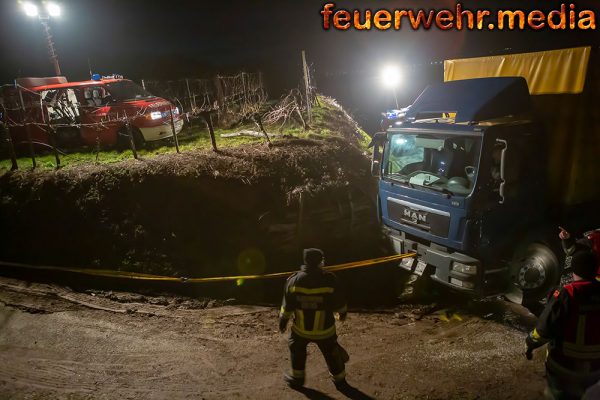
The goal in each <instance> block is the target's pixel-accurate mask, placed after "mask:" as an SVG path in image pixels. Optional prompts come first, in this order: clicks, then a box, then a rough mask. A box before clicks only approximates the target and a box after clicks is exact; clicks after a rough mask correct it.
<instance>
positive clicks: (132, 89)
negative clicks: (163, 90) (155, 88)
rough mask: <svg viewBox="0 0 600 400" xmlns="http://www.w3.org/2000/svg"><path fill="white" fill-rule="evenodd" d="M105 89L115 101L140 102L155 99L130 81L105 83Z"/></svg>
mask: <svg viewBox="0 0 600 400" xmlns="http://www.w3.org/2000/svg"><path fill="white" fill-rule="evenodd" d="M106 88H107V89H108V92H109V93H110V96H111V97H112V99H113V100H115V101H127V100H140V99H150V98H153V97H156V96H154V95H152V94H150V93H149V92H148V91H146V90H145V89H144V88H142V87H141V86H139V85H137V84H135V83H133V82H131V81H118V82H112V83H107V84H106Z"/></svg>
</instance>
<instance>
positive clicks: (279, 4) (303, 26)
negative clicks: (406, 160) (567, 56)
mask: <svg viewBox="0 0 600 400" xmlns="http://www.w3.org/2000/svg"><path fill="white" fill-rule="evenodd" d="M573 2H574V3H575V4H576V6H577V7H578V9H584V8H588V9H592V10H594V11H595V12H596V14H597V17H600V6H599V5H598V2H597V1H593V0H579V1H577V0H574V1H573ZM59 3H60V4H61V5H62V10H63V14H62V16H61V17H59V18H57V19H55V20H52V21H51V26H52V30H53V34H54V36H55V42H56V48H57V51H58V54H59V58H60V64H61V69H62V70H63V74H65V75H66V76H67V77H68V79H69V80H72V81H75V80H83V79H86V78H88V76H89V74H88V58H89V60H90V62H91V64H92V70H93V71H94V72H99V73H102V74H109V73H112V72H116V73H120V74H123V75H125V76H126V77H128V78H131V79H134V80H139V79H142V78H144V79H178V78H184V77H202V76H210V75H211V74H213V73H215V72H217V71H218V72H221V73H229V72H234V71H239V70H247V71H256V70H261V71H263V73H264V76H265V79H266V82H267V84H268V89H269V92H270V93H271V94H272V95H273V96H279V95H280V94H281V93H282V91H283V90H285V89H289V88H292V87H295V86H296V85H297V84H298V83H299V81H300V79H301V58H300V51H301V50H302V49H305V50H306V51H307V55H308V58H309V61H310V62H311V63H312V64H313V68H314V71H315V78H316V83H317V86H318V87H319V89H320V90H321V91H323V92H325V93H326V94H330V95H333V96H335V97H338V98H340V100H341V101H342V103H345V104H346V105H347V106H348V107H349V108H350V109H351V111H352V112H354V113H355V114H358V117H359V119H364V118H368V119H370V118H372V117H371V114H372V112H373V111H372V110H373V108H374V107H376V108H385V106H386V104H388V105H389V101H390V100H391V95H390V94H389V93H387V92H385V91H384V90H382V88H381V87H380V86H379V85H378V82H377V74H378V71H379V70H380V69H381V67H382V65H384V64H386V63H389V62H397V63H401V64H403V65H405V66H406V67H405V69H406V71H407V72H406V73H407V79H406V84H405V85H404V87H403V88H402V90H400V91H399V100H400V101H401V102H402V103H403V104H407V103H409V102H410V101H411V100H412V99H413V98H414V96H415V95H416V94H418V93H419V92H420V91H421V90H422V89H423V87H424V86H425V85H426V84H427V83H430V82H431V81H435V80H439V79H441V77H442V75H441V73H442V72H441V71H442V69H441V67H439V66H437V67H436V66H433V67H430V66H429V65H430V62H431V61H441V60H444V59H446V58H457V57H465V56H480V55H488V54H499V53H502V52H506V51H507V50H505V49H507V48H508V49H510V50H508V51H512V52H516V51H532V50H544V49H553V48H561V47H570V46H576V45H584V44H588V45H589V44H592V45H595V46H598V45H599V44H600V32H599V30H598V29H597V30H596V31H585V32H580V31H564V32H562V31H551V30H543V31H531V30H529V31H517V32H508V31H503V32H499V31H495V32H486V31H474V32H468V31H462V32H457V31H446V32H442V31H439V30H437V29H435V28H433V29H431V30H429V31H424V30H420V31H413V30H412V29H410V28H408V29H406V28H405V29H403V30H401V31H393V30H390V31H385V32H377V31H370V32H358V31H346V32H341V31H332V30H330V31H324V30H323V29H322V19H321V15H320V14H319V11H320V10H321V8H322V5H323V4H324V2H323V1H320V0H319V1H316V0H315V1H300V0H277V1H275V0H259V1H250V0H246V1H227V0H220V1H203V0H200V1H177V0H171V1H152V0H145V1H141V0H103V1H99V0H77V1H74V0H71V1H60V2H59ZM335 3H336V7H337V8H341V7H344V8H349V9H354V8H361V9H364V8H365V7H368V8H371V9H378V8H381V7H385V8H388V9H393V8H402V7H406V8H413V9H416V8H425V9H428V8H432V7H433V8H436V9H441V8H446V7H449V8H453V7H454V4H455V2H454V1H448V0H409V1H383V0H371V1H337V2H335ZM500 3H501V4H502V5H503V7H504V8H511V7H512V8H519V7H520V8H523V9H524V10H525V11H527V10H531V9H542V10H544V9H553V8H558V7H559V5H560V1H549V0H548V1H525V0H521V1H512V0H509V1H502V2H496V1H494V2H492V1H485V0H479V1H471V0H466V1H464V2H463V4H464V6H465V7H467V8H494V7H495V6H494V4H500ZM597 22H598V21H597ZM0 41H1V47H0V50H1V53H0V54H1V55H2V57H1V60H2V61H1V64H0V83H10V82H12V80H13V79H14V78H15V77H17V76H48V75H52V74H53V70H52V66H51V64H50V62H49V61H48V56H47V51H46V44H45V41H44V37H43V32H42V28H41V25H40V23H39V22H38V21H37V20H36V19H35V18H29V17H27V16H25V14H24V13H23V12H22V11H21V9H20V7H19V6H18V4H17V1H16V0H0ZM366 105H368V107H367V106H366ZM367 109H369V111H367ZM363 114H364V115H363Z"/></svg>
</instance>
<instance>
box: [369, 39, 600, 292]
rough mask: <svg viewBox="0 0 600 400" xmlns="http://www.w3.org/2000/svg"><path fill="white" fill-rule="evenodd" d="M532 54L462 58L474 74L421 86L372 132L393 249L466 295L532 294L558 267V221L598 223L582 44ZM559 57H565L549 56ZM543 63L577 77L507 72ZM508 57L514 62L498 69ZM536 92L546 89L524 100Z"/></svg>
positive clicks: (599, 177) (595, 132) (594, 134)
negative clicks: (406, 103)
mask: <svg viewBox="0 0 600 400" xmlns="http://www.w3.org/2000/svg"><path fill="white" fill-rule="evenodd" d="M543 53H545V54H535V53H530V54H525V55H523V56H524V57H525V62H524V60H523V57H521V58H517V59H511V58H510V57H511V56H508V57H509V58H508V59H507V58H506V57H505V58H501V57H499V58H498V59H493V58H490V57H486V58H485V60H477V59H471V60H469V59H466V61H465V64H466V65H468V66H469V68H470V69H469V70H467V72H469V73H470V71H476V73H475V74H471V75H475V77H472V76H469V73H465V69H464V68H463V69H461V68H462V67H461V66H460V65H459V67H456V65H452V66H453V67H455V68H456V70H455V71H454V72H455V74H456V75H458V78H457V79H446V82H444V83H440V84H435V85H431V86H429V87H428V88H426V89H425V91H424V92H423V93H422V94H421V95H420V96H419V97H418V98H417V99H416V100H415V101H414V103H413V104H412V105H410V106H409V107H408V108H406V109H404V110H402V113H398V116H397V117H394V118H391V119H389V120H388V121H387V122H386V127H387V129H386V131H385V132H382V133H379V134H376V135H375V137H374V139H373V145H374V151H373V164H372V172H373V174H374V175H375V176H378V177H379V192H378V211H379V217H380V220H381V223H382V226H383V230H384V232H385V234H386V235H387V237H388V238H389V239H390V242H391V245H392V246H393V248H394V250H395V252H397V253H406V252H415V253H416V254H417V256H416V257H415V258H407V259H404V260H403V261H402V262H401V265H400V266H401V267H402V268H404V269H406V270H408V271H410V272H412V273H414V274H417V275H421V276H426V277H428V278H430V279H431V280H433V281H435V282H436V283H439V284H441V285H445V286H447V287H450V288H452V289H454V290H456V291H461V292H464V293H467V294H470V295H474V296H487V295H495V294H507V297H508V298H509V299H511V300H514V301H517V302H523V301H527V300H530V299H533V300H534V299H539V298H541V297H543V296H544V295H546V293H547V292H548V290H549V289H550V288H551V287H553V286H554V285H556V284H557V283H558V281H559V278H560V276H561V274H562V272H563V259H564V254H563V251H562V249H561V246H560V241H559V240H558V237H557V235H558V226H559V225H560V224H562V225H563V226H564V225H565V224H568V225H569V227H570V228H572V231H574V232H577V231H581V232H583V231H585V230H586V229H587V230H589V229H594V228H595V227H596V226H595V225H597V224H598V221H594V218H597V214H598V213H597V212H596V213H594V214H590V213H589V210H594V208H595V207H596V211H597V206H598V204H599V203H600V173H599V172H598V168H597V167H595V168H594V166H593V165H592V162H593V160H594V159H595V157H597V154H598V152H597V150H600V148H598V147H597V146H596V144H598V143H600V142H599V141H598V140H599V139H600V129H599V127H598V126H596V125H593V124H592V125H589V124H586V123H585V121H589V118H590V115H589V113H597V111H596V110H595V109H594V108H593V107H589V105H586V103H587V99H586V98H582V95H581V94H577V93H581V91H582V88H583V82H585V79H583V78H581V75H583V76H584V77H585V75H586V68H585V67H586V66H587V62H588V57H589V48H581V49H567V50H564V51H558V52H552V51H551V52H543ZM546 53H550V54H546ZM519 56H521V55H519ZM565 57H566V58H565ZM567 58H568V60H570V64H569V63H568V62H563V63H562V64H561V63H560V62H555V61H560V60H561V59H567ZM548 60H550V61H551V62H550V64H551V66H552V67H553V68H554V67H556V66H560V67H559V68H558V70H559V71H561V70H564V71H567V72H568V71H570V70H569V68H570V67H572V68H571V70H572V71H575V72H574V73H573V74H572V76H576V77H578V78H579V79H578V80H573V81H569V80H568V78H569V74H568V73H566V75H565V76H563V77H562V78H563V79H557V80H555V81H550V83H548V81H546V80H542V81H539V79H538V81H535V80H532V79H531V77H530V76H528V75H527V73H523V76H518V75H519V73H518V72H519V71H518V68H523V69H524V70H526V71H537V73H540V71H542V72H549V71H550V70H548V69H544V64H543V63H545V62H546V63H547V62H548ZM511 62H513V63H514V65H516V66H517V67H516V69H515V70H512V71H505V70H502V69H501V68H505V69H506V67H507V65H508V66H510V65H511ZM486 63H488V64H489V65H487V64H486ZM490 63H491V64H490ZM473 66H474V67H473ZM496 66H498V68H500V69H496V70H493V68H492V67H494V68H495V67H496ZM532 66H533V67H536V68H537V69H536V68H532ZM488 70H493V71H495V72H493V73H489V72H487V71H488ZM481 71H484V73H481ZM550 72H551V71H550ZM477 74H479V75H477ZM513 74H514V76H512V75H513ZM489 75H496V76H489ZM544 76H545V75H544V74H542V77H544ZM464 78H466V79H464ZM538 78H539V76H538ZM530 82H533V85H534V87H533V88H532V87H530V85H529V83H530ZM565 82H567V85H565ZM552 84H556V85H558V84H560V85H563V87H561V88H558V89H555V88H554V87H552ZM536 85H537V86H536ZM577 85H579V86H577ZM540 87H541V89H540ZM536 90H547V91H549V92H550V93H549V94H548V93H544V95H543V96H534V95H533V94H537V93H536ZM552 90H562V91H569V90H571V91H572V93H568V94H567V95H564V94H560V95H556V93H558V92H552ZM561 93H562V92H561ZM573 93H575V96H574V94H573ZM594 95H595V93H594ZM565 96H566V97H565ZM573 96H574V97H573ZM536 97H538V98H539V97H541V98H542V99H541V101H540V99H536ZM536 104H537V105H536ZM540 104H542V105H543V106H544V107H543V108H542V109H541V110H540V108H539V105H540ZM549 107H554V108H552V109H549ZM540 111H541V112H540ZM541 115H543V117H540V116H541ZM566 122H569V123H571V126H569V125H565V123H566ZM582 122H583V123H582ZM586 143H587V144H588V145H587V146H586V145H585V144H586ZM561 146H562V147H561ZM594 146H595V147H596V151H595V150H594ZM557 152H559V153H557ZM556 154H560V156H561V157H560V158H555V157H554V156H555V155H556ZM567 163H568V164H567ZM565 171H568V172H569V173H566V172H565ZM578 179H582V182H580V183H579V184H576V182H574V180H578ZM585 213H588V215H585ZM574 215H575V216H577V215H578V216H579V221H578V222H579V223H580V224H579V225H577V223H576V221H575V218H573V216H574Z"/></svg>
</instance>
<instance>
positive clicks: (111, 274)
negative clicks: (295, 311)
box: [0, 253, 416, 283]
mask: <svg viewBox="0 0 600 400" xmlns="http://www.w3.org/2000/svg"><path fill="white" fill-rule="evenodd" d="M414 256H416V253H406V254H396V255H393V256H387V257H379V258H372V259H370V260H364V261H354V262H349V263H345V264H338V265H331V266H327V267H323V269H324V270H326V271H331V272H333V271H343V270H346V269H353V268H360V267H366V266H370V265H376V264H383V263H386V262H391V261H397V260H400V259H402V258H408V257H414ZM0 265H1V266H4V267H16V268H29V269H38V270H50V271H62V272H74V273H78V274H84V275H93V276H103V277H108V278H125V279H137V280H145V281H170V282H192V283H206V282H226V281H237V282H239V281H240V280H252V279H273V278H284V277H287V276H290V275H292V274H293V273H296V272H297V271H288V272H275V273H272V274H263V275H245V276H243V275H242V276H217V277H209V278H186V277H180V278H178V277H174V276H161V275H152V274H144V273H139V272H127V271H116V270H109V269H92V268H65V267H50V266H45V265H28V264H19V263H13V262H5V261H0Z"/></svg>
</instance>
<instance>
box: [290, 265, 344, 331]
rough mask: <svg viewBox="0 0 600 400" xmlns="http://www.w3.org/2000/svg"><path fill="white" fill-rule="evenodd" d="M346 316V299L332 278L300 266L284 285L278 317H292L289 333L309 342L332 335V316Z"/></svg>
mask: <svg viewBox="0 0 600 400" xmlns="http://www.w3.org/2000/svg"><path fill="white" fill-rule="evenodd" d="M336 312H337V313H345V312H346V299H345V295H344V293H343V290H342V288H341V287H340V284H339V282H338V280H337V278H336V276H335V275H334V274H332V273H331V272H326V271H323V270H322V269H321V268H319V267H306V266H302V267H301V270H300V271H299V272H297V273H295V274H294V275H292V276H291V277H290V278H289V279H288V280H287V282H286V284H285V290H284V295H283V302H282V305H281V313H280V315H281V316H282V317H284V318H291V317H293V320H294V323H293V325H292V331H293V332H294V333H296V334H297V335H299V336H302V337H304V338H307V339H311V340H319V339H326V338H328V337H331V336H333V335H335V333H336V331H335V317H334V313H336Z"/></svg>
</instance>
